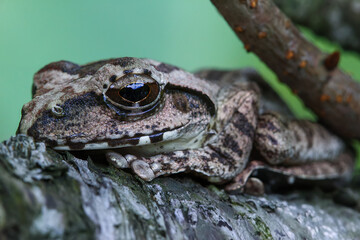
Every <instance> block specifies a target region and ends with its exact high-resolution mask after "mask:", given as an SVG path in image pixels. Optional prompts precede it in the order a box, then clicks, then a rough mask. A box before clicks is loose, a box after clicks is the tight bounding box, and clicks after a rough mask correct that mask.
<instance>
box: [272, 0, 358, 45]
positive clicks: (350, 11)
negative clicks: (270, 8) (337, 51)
mask: <svg viewBox="0 0 360 240" xmlns="http://www.w3.org/2000/svg"><path fill="white" fill-rule="evenodd" d="M274 2H275V3H276V5H277V6H278V7H279V8H280V9H281V10H282V11H284V13H285V14H286V15H287V16H289V17H290V18H291V19H292V20H293V21H294V22H295V23H298V24H300V25H303V26H306V27H308V28H310V29H312V30H313V31H314V32H315V33H316V34H318V35H322V36H325V37H327V38H328V39H330V40H331V41H335V42H337V43H339V44H340V45H341V46H342V47H343V48H344V49H347V50H354V51H357V52H360V28H359V22H360V2H359V1H358V0H316V1H303V0H291V1H289V0H274ZM309 16H311V17H309Z"/></svg>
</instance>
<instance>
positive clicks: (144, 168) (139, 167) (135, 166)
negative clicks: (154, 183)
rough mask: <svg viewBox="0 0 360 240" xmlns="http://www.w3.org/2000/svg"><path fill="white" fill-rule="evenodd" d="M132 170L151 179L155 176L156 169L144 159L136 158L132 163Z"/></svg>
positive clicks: (143, 177) (146, 178) (148, 179)
mask: <svg viewBox="0 0 360 240" xmlns="http://www.w3.org/2000/svg"><path fill="white" fill-rule="evenodd" d="M131 168H132V170H133V171H134V172H135V173H136V174H137V175H138V176H139V177H141V178H142V179H144V180H145V181H151V180H153V179H154V178H155V174H154V171H153V170H152V169H151V168H150V165H149V164H148V163H146V162H144V161H142V160H135V161H133V162H132V163H131Z"/></svg>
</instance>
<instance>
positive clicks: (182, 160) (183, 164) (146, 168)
mask: <svg viewBox="0 0 360 240" xmlns="http://www.w3.org/2000/svg"><path fill="white" fill-rule="evenodd" d="M229 94H232V97H227V98H224V102H223V103H224V104H221V107H219V109H218V112H217V120H216V123H217V124H216V126H215V127H214V128H215V129H212V130H211V131H212V132H213V133H209V136H208V140H206V141H205V142H204V144H203V147H201V148H197V149H186V150H178V151H174V152H168V153H162V154H158V155H155V156H150V157H144V156H137V157H135V156H133V155H125V156H124V157H123V156H121V155H119V156H118V157H116V153H112V154H109V153H108V159H109V160H110V161H111V162H114V163H115V164H116V165H118V167H121V168H124V167H126V166H127V165H128V166H130V167H131V168H132V170H133V171H134V172H135V173H136V174H137V175H138V176H140V177H141V178H142V179H144V180H146V181H150V180H152V179H153V178H155V177H158V176H161V175H169V174H174V173H180V172H194V173H196V174H197V175H200V176H202V177H205V178H206V179H207V180H208V181H210V182H217V183H220V182H225V181H229V180H230V179H232V178H234V177H235V176H236V175H237V174H239V172H241V170H242V169H243V168H244V167H245V165H246V163H247V161H248V158H249V155H250V152H251V149H252V146H253V139H254V135H255V128H256V122H257V120H256V119H257V107H256V106H257V95H256V94H255V93H254V92H252V91H237V92H231V93H229ZM230 96H231V95H230Z"/></svg>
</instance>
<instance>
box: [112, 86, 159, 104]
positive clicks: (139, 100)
mask: <svg viewBox="0 0 360 240" xmlns="http://www.w3.org/2000/svg"><path fill="white" fill-rule="evenodd" d="M159 89H160V88H159V84H158V83H157V82H153V83H141V82H133V83H129V84H127V85H126V86H124V87H122V88H120V89H117V88H114V87H112V86H110V88H109V89H108V90H107V91H106V96H107V97H108V98H109V99H110V100H112V101H113V102H115V103H117V104H119V105H123V106H129V107H131V106H133V107H141V106H146V105H148V104H150V103H152V102H153V101H155V100H156V97H157V96H158V95H159Z"/></svg>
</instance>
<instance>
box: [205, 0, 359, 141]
mask: <svg viewBox="0 0 360 240" xmlns="http://www.w3.org/2000/svg"><path fill="white" fill-rule="evenodd" d="M212 3H213V4H214V5H215V6H216V7H217V9H218V10H219V12H220V13H221V14H222V15H223V16H224V18H225V19H226V21H227V22H228V23H229V25H230V26H231V28H232V29H233V30H234V31H235V33H236V34H237V36H238V37H239V38H240V39H241V40H242V41H243V42H244V45H245V48H246V49H247V50H248V51H251V52H254V53H255V54H256V55H258V56H259V57H260V59H261V60H262V61H263V62H265V63H266V64H267V65H268V66H269V67H270V68H271V69H272V70H273V71H274V72H275V73H276V75H277V76H278V78H279V80H280V81H282V82H284V83H286V84H287V85H288V86H289V87H290V88H291V89H292V90H293V92H294V93H295V94H297V95H298V96H299V97H300V98H301V99H302V100H303V101H304V103H305V105H306V106H307V107H309V108H310V109H312V110H313V111H314V112H315V113H316V114H317V115H318V116H319V118H320V121H321V122H322V123H323V124H324V125H326V126H328V127H329V128H330V129H332V130H333V131H334V132H336V133H337V134H338V135H340V136H342V137H344V138H356V139H360V125H359V122H360V84H359V83H357V82H355V81H353V80H352V79H351V77H350V76H349V75H347V74H345V73H343V72H342V71H340V70H339V69H338V68H337V63H338V60H339V54H338V53H334V54H330V55H328V54H325V53H322V52H321V51H320V50H319V49H318V48H316V47H315V46H314V45H313V44H312V43H310V42H309V41H307V40H306V39H304V38H303V37H302V36H301V34H300V32H299V31H298V29H297V28H296V27H295V26H294V25H293V24H292V22H291V21H290V19H289V18H287V17H286V16H285V15H284V14H283V13H282V12H281V11H280V10H279V9H278V8H277V7H276V5H275V4H274V3H273V2H272V1H271V0H212Z"/></svg>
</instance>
